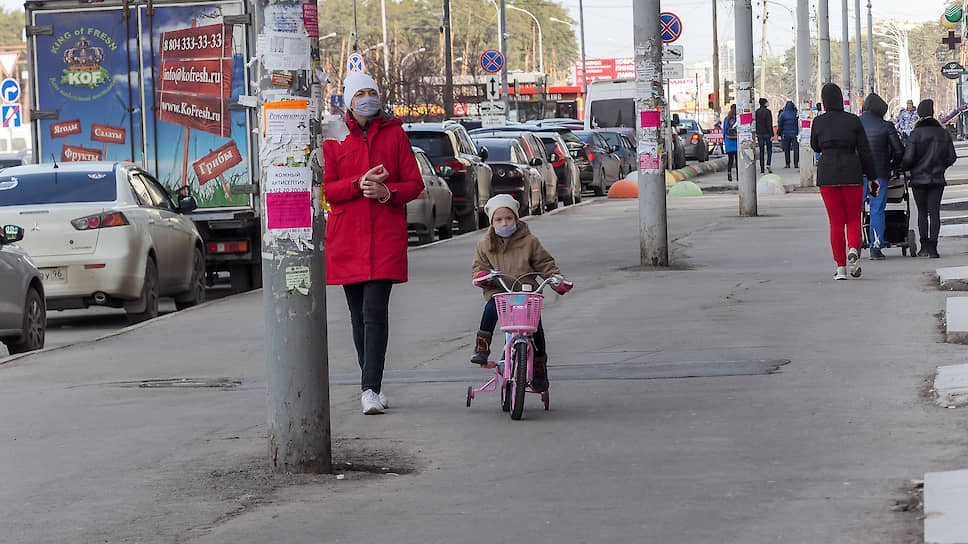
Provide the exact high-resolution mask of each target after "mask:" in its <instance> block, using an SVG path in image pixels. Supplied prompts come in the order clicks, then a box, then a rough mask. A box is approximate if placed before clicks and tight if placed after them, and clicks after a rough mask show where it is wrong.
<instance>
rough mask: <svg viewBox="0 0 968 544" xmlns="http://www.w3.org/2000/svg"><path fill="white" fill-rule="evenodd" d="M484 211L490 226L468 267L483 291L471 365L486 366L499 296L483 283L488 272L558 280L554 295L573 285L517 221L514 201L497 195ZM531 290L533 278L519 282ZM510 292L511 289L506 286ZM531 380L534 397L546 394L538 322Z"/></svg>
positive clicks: (544, 356)
mask: <svg viewBox="0 0 968 544" xmlns="http://www.w3.org/2000/svg"><path fill="white" fill-rule="evenodd" d="M484 211H485V212H486V213H487V217H488V218H489V219H490V220H491V226H490V228H488V229H487V232H485V233H484V237H483V238H481V241H480V242H478V243H477V250H476V252H475V255H474V264H473V265H472V266H471V273H472V274H473V279H472V281H473V283H474V285H475V286H477V287H481V288H483V289H484V300H485V304H484V314H483V315H482V316H481V328H480V330H479V331H477V337H476V339H475V342H474V354H473V355H471V364H473V365H486V364H487V363H488V357H489V356H490V355H491V338H493V336H494V327H496V326H497V307H496V306H495V304H494V295H495V294H497V293H501V292H503V289H501V287H500V286H499V285H496V284H493V283H491V282H492V281H493V280H490V279H487V276H488V274H489V273H490V272H491V271H492V270H500V271H501V272H502V273H503V274H506V275H508V276H510V277H511V278H518V277H520V276H522V275H524V274H528V273H531V272H537V273H538V274H540V275H541V276H542V277H544V278H550V277H552V276H559V279H558V281H557V282H555V283H553V284H551V287H552V289H554V290H555V291H557V292H558V294H562V295H563V294H565V293H567V292H568V291H571V288H572V287H574V284H573V283H572V282H570V281H568V280H566V279H565V278H564V277H561V271H559V270H558V265H557V264H555V259H554V257H552V256H551V254H550V253H548V251H547V250H546V249H545V248H544V247H543V246H542V245H541V242H539V241H538V238H537V237H536V236H535V235H533V234H531V230H530V229H529V228H528V224H527V223H525V222H524V221H520V220H518V201H517V200H515V199H514V197H512V196H511V195H497V196H494V197H491V199H490V200H488V201H487V203H486V204H485V205H484ZM521 282H522V283H524V284H527V285H530V286H531V288H532V289H536V288H537V287H538V282H537V281H535V278H534V277H527V278H524V279H522V280H521ZM506 283H508V284H509V286H510V287H512V289H513V288H514V286H511V285H510V282H506ZM534 347H535V352H534V380H533V381H532V384H531V387H532V389H534V390H535V391H537V392H538V393H543V392H545V391H547V390H548V352H547V347H546V343H545V334H544V328H543V327H542V326H541V321H540V320H539V321H538V330H537V331H535V333H534Z"/></svg>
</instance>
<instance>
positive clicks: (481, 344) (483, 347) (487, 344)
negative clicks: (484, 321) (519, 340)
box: [471, 331, 494, 366]
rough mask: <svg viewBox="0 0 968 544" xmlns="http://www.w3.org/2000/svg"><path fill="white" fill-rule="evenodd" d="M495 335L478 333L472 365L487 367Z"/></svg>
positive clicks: (485, 332) (483, 332)
mask: <svg viewBox="0 0 968 544" xmlns="http://www.w3.org/2000/svg"><path fill="white" fill-rule="evenodd" d="M492 336H494V333H491V332H487V331H477V338H476V339H475V345H474V355H471V364H472V365H480V366H483V365H486V364H487V358H488V357H490V356H491V337H492Z"/></svg>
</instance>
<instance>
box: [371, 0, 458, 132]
mask: <svg viewBox="0 0 968 544" xmlns="http://www.w3.org/2000/svg"><path fill="white" fill-rule="evenodd" d="M441 30H443V32H444V117H445V118H450V117H453V115H454V66H453V60H452V59H453V54H454V52H453V51H452V49H451V43H450V0H444V20H443V21H442V22H441ZM383 40H384V41H383V43H386V38H385V37H384V38H383ZM384 51H386V49H385V48H384Z"/></svg>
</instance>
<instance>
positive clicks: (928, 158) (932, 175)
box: [901, 99, 958, 259]
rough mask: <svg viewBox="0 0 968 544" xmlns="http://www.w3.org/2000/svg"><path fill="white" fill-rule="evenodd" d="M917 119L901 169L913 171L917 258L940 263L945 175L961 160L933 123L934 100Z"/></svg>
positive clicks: (922, 107)
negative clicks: (919, 245)
mask: <svg viewBox="0 0 968 544" xmlns="http://www.w3.org/2000/svg"><path fill="white" fill-rule="evenodd" d="M918 116H919V117H920V119H918V122H917V123H915V125H914V130H912V131H911V136H910V137H909V138H908V143H907V147H906V148H905V149H904V161H903V163H902V164H901V167H902V168H904V169H905V170H910V171H911V174H910V178H909V179H910V180H911V189H912V190H913V191H914V202H915V203H916V204H917V205H918V234H919V235H920V236H921V251H918V256H921V257H923V256H928V257H931V258H932V259H937V258H938V257H939V255H938V232H939V231H940V230H941V197H942V195H943V194H944V186H945V185H946V184H947V183H946V182H945V179H944V172H945V170H947V169H948V167H949V166H951V165H952V164H954V163H955V161H956V160H957V159H958V156H957V155H956V154H955V145H954V143H953V142H952V141H951V135H950V134H948V131H947V130H945V129H944V127H942V126H941V123H939V122H938V121H936V120H935V119H934V101H933V100H930V99H929V100H922V101H921V103H920V104H918Z"/></svg>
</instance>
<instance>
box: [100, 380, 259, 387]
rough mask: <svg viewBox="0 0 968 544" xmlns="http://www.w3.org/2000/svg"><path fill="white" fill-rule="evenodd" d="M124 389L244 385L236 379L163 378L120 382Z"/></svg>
mask: <svg viewBox="0 0 968 544" xmlns="http://www.w3.org/2000/svg"><path fill="white" fill-rule="evenodd" d="M117 385H120V386H122V387H140V388H144V389H162V388H172V387H174V388H206V387H208V388H216V389H234V388H236V387H238V386H240V385H242V380H236V379H234V378H162V379H158V380H138V381H131V382H119V383H118V384H117Z"/></svg>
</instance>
